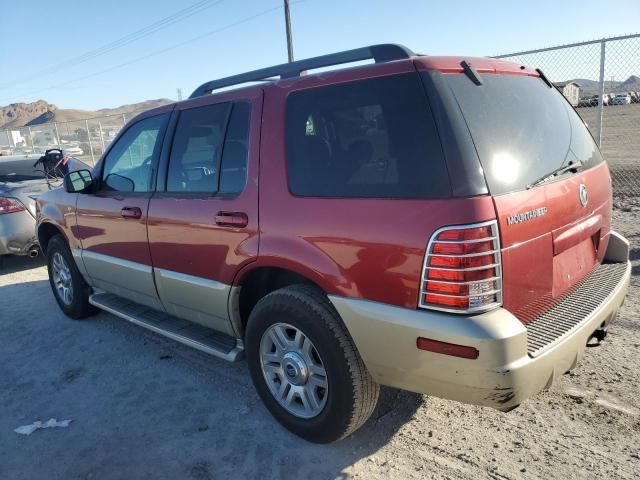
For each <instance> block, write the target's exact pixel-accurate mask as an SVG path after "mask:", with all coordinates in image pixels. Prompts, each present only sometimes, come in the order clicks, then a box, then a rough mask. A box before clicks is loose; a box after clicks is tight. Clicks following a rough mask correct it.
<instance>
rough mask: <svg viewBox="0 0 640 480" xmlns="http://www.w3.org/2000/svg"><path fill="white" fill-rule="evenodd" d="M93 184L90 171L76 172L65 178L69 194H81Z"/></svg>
mask: <svg viewBox="0 0 640 480" xmlns="http://www.w3.org/2000/svg"><path fill="white" fill-rule="evenodd" d="M92 183H93V177H92V176H91V172H90V171H89V170H76V171H75V172H71V173H69V174H67V175H66V176H65V177H64V189H65V191H66V192H68V193H80V192H83V191H85V190H86V189H87V188H88V187H89V186H90V185H91V184H92Z"/></svg>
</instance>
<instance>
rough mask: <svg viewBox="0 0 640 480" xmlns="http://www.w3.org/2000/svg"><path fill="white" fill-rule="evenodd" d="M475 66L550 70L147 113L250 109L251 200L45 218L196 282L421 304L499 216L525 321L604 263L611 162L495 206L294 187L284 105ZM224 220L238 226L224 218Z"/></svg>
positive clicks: (228, 96) (516, 304) (326, 77)
mask: <svg viewBox="0 0 640 480" xmlns="http://www.w3.org/2000/svg"><path fill="white" fill-rule="evenodd" d="M462 60H467V61H468V62H470V63H471V64H472V65H473V67H474V68H475V69H476V70H477V71H478V72H480V73H499V74H514V75H537V73H536V72H535V71H533V70H531V69H529V68H521V66H519V65H517V64H513V63H510V62H505V61H502V60H496V59H480V58H469V57H415V58H413V59H409V60H402V61H395V62H389V63H384V64H376V65H370V66H367V67H366V68H354V69H344V70H339V71H329V72H323V73H320V74H317V75H309V76H304V77H301V78H296V79H285V80H281V81H278V82H275V83H273V84H269V85H260V86H253V87H248V88H243V89H238V90H235V91H229V92H224V93H220V94H215V95H208V96H203V97H199V98H196V99H192V100H187V101H185V102H181V103H178V104H175V105H170V106H166V107H161V108H159V109H153V110H150V111H148V112H145V113H143V114H141V115H140V116H139V117H137V118H144V117H147V116H151V115H157V114H158V113H163V112H166V111H171V110H172V109H174V108H175V109H177V110H181V109H185V108H189V107H192V106H200V105H205V104H210V103H215V102H223V101H229V100H236V99H245V100H248V101H250V102H251V103H252V107H253V108H252V120H251V125H252V129H251V136H250V154H249V165H248V179H247V186H246V189H245V190H244V192H243V193H242V194H241V195H239V196H237V197H232V198H224V197H205V196H202V197H199V198H194V197H193V196H192V197H182V198H179V197H178V196H173V197H171V196H170V195H167V194H156V195H151V194H149V195H146V194H145V195H138V196H132V195H130V196H127V197H124V196H122V195H120V196H116V195H104V194H103V195H77V197H78V198H79V201H78V210H77V212H78V222H77V225H76V224H75V205H74V203H75V199H76V195H72V194H66V193H64V192H62V191H58V192H56V193H55V194H54V193H50V194H47V195H45V196H44V198H43V199H41V200H39V201H38V203H39V204H40V205H41V206H42V209H43V213H42V215H41V222H50V223H53V224H55V225H58V226H59V228H60V229H61V230H62V231H64V232H65V235H67V236H68V238H69V242H70V244H71V246H72V248H73V247H74V246H78V245H79V241H81V242H82V246H83V248H85V249H88V250H91V251H95V252H99V253H104V254H106V255H113V256H117V257H120V258H124V259H127V260H131V261H135V262H139V263H143V264H147V265H153V266H155V267H159V268H164V269H168V270H172V271H177V272H182V273H186V274H189V275H195V276H199V277H203V278H207V279H212V280H218V281H221V282H224V283H229V284H234V285H240V284H242V282H243V280H244V279H245V278H246V275H247V274H248V273H249V272H250V271H252V270H253V269H255V268H260V267H279V268H285V269H289V270H292V271H294V272H297V273H299V274H300V275H302V276H304V277H306V278H308V279H309V280H311V281H313V282H315V283H316V284H318V285H319V286H320V287H321V288H322V289H324V291H325V292H327V293H329V294H336V295H343V296H346V297H352V298H362V299H368V300H374V301H379V302H384V303H388V304H392V305H399V306H403V307H407V308H416V307H417V303H418V295H419V289H420V282H421V272H422V267H423V261H424V255H425V249H426V247H427V243H428V241H429V238H430V237H431V235H432V234H433V233H434V231H436V230H437V229H439V228H441V227H443V226H451V225H465V224H472V223H479V222H483V221H487V220H492V219H495V218H496V213H497V218H498V220H499V229H500V237H501V244H502V249H503V250H502V262H503V294H504V306H505V307H506V308H507V309H509V310H511V311H512V312H514V313H515V314H516V315H517V316H518V317H519V318H520V319H521V320H522V321H523V322H526V321H527V319H529V318H532V315H533V314H535V313H536V312H538V313H539V312H540V311H541V310H543V309H545V308H548V306H549V305H551V304H552V303H553V302H554V301H555V300H556V299H557V298H558V296H559V295H561V294H562V292H563V291H565V290H566V289H567V288H571V286H572V285H575V282H576V281H577V280H576V279H577V278H579V277H580V276H581V275H583V274H584V272H585V271H588V270H589V268H592V267H593V265H594V264H595V262H597V261H600V260H602V258H603V255H604V250H605V249H606V244H607V240H608V234H609V228H610V226H609V225H610V216H611V189H610V184H609V173H608V169H607V166H606V165H605V164H602V165H600V166H598V167H595V168H593V169H591V170H589V171H586V172H582V173H579V174H576V175H574V176H572V177H570V178H568V179H566V180H562V181H558V182H554V183H550V184H546V185H542V186H539V187H536V188H534V189H531V190H525V191H521V192H517V193H512V194H508V195H503V196H499V197H495V198H492V197H491V196H488V195H486V196H478V197H473V198H456V199H445V200H387V199H380V200H376V199H357V198H351V199H337V198H311V197H305V198H302V197H296V196H294V195H292V194H291V193H290V191H289V189H288V184H287V175H286V158H285V157H286V148H285V130H284V127H285V125H284V124H285V108H284V105H285V101H286V97H287V95H289V94H290V93H291V92H293V91H296V90H302V89H307V88H312V87H316V86H320V85H329V84H333V83H340V82H345V81H354V80H359V79H366V78H372V77H377V76H383V75H390V74H397V73H405V72H412V71H415V70H416V69H417V70H420V71H428V70H437V71H440V72H443V73H459V72H461V71H462V67H461V66H460V62H461V61H462ZM116 141H117V140H116ZM96 171H100V164H99V165H98V166H97V167H96ZM581 183H584V184H585V185H587V187H588V189H589V195H590V202H589V204H588V206H587V207H580V206H579V203H578V202H579V200H578V199H579V196H578V189H579V185H580V184H581ZM124 207H131V208H138V209H140V218H139V219H138V218H123V217H122V215H121V211H122V209H123V208H124ZM540 207H547V208H548V213H547V215H545V216H543V217H538V218H535V219H533V220H531V221H527V222H523V223H521V224H516V225H507V218H508V217H509V216H510V215H513V214H516V213H522V212H524V211H528V210H532V209H534V208H540ZM225 212H226V213H225ZM225 215H226V216H227V217H229V218H231V219H232V220H229V221H228V222H226V221H224V220H225V219H224V218H222V217H223V216H225ZM245 221H246V226H243V225H242V223H244V222H245ZM72 232H73V233H72ZM147 239H148V241H147ZM149 242H150V243H149ZM589 242H591V243H589ZM590 245H591V246H590ZM465 248H466V247H465ZM474 248H476V247H474ZM478 248H479V247H478ZM554 253H555V256H554ZM480 260H482V259H481V258H480ZM482 275H484V274H479V277H480V276H482ZM432 279H433V278H432ZM456 279H458V278H457V277H456V278H453V279H451V278H449V280H454V281H455V280H456ZM464 279H465V280H466V279H467V278H466V277H464ZM478 279H482V278H478ZM445 280H447V279H446V278H445ZM532 312H533V313H532Z"/></svg>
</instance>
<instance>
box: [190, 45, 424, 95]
mask: <svg viewBox="0 0 640 480" xmlns="http://www.w3.org/2000/svg"><path fill="white" fill-rule="evenodd" d="M413 56H415V54H414V53H413V52H412V51H411V50H410V49H408V48H407V47H405V46H403V45H396V44H393V43H384V44H379V45H371V46H369V47H362V48H356V49H354V50H345V51H344V52H338V53H332V54H329V55H322V56H319V57H312V58H307V59H305V60H298V61H296V62H291V63H283V64H281V65H276V66H273V67H267V68H261V69H259V70H253V71H251V72H246V73H240V74H238V75H232V76H230V77H225V78H220V79H218V80H211V81H210V82H207V83H203V84H202V85H200V86H199V87H198V88H196V89H195V90H194V91H193V93H192V94H191V96H190V97H189V98H195V97H200V96H202V95H205V94H207V93H211V92H212V91H213V90H217V89H219V88H224V87H229V86H231V85H238V84H241V83H247V82H257V81H260V80H266V79H270V78H274V77H279V78H294V77H299V76H300V75H301V74H302V73H303V72H304V71H305V70H312V69H314V68H322V67H329V66H332V65H341V64H343V63H351V62H359V61H361V60H369V59H373V60H375V62H376V63H385V62H391V61H393V60H403V59H407V58H410V57H413Z"/></svg>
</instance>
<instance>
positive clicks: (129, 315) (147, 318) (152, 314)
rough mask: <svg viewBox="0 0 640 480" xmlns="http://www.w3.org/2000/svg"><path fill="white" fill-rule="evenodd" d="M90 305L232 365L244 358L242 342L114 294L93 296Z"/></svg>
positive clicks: (101, 293)
mask: <svg viewBox="0 0 640 480" xmlns="http://www.w3.org/2000/svg"><path fill="white" fill-rule="evenodd" d="M89 303H90V304H91V305H94V306H96V307H98V308H99V309H101V310H104V311H106V312H109V313H112V314H113V315H115V316H117V317H120V318H123V319H124V320H127V321H129V322H131V323H135V324H136V325H139V326H141V327H144V328H147V329H149V330H151V331H152V332H155V333H158V334H160V335H164V336H165V337H168V338H171V339H173V340H175V341H177V342H180V343H182V344H184V345H187V346H189V347H192V348H196V349H198V350H200V351H202V352H205V353H208V354H210V355H214V356H216V357H219V358H222V359H223V360H227V361H229V362H235V361H237V360H240V359H241V358H242V357H243V356H244V347H243V345H242V340H239V339H237V338H234V337H231V336H229V335H226V334H224V333H220V332H217V331H215V330H212V329H211V328H207V327H204V326H202V325H198V324H197V323H193V322H190V321H188V320H182V319H180V318H177V317H173V316H171V315H169V314H167V313H164V312H160V311H158V310H155V309H153V308H150V307H147V306H146V305H141V304H139V303H136V302H132V301H131V300H127V299H125V298H122V297H118V296H117V295H113V294H111V293H106V292H100V293H94V294H93V295H91V296H90V297H89Z"/></svg>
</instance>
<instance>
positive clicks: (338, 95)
mask: <svg viewBox="0 0 640 480" xmlns="http://www.w3.org/2000/svg"><path fill="white" fill-rule="evenodd" d="M286 141H287V164H288V180H289V188H290V190H291V192H292V193H293V194H294V195H299V196H318V197H370V198H442V197H448V196H450V195H451V186H450V182H449V176H448V172H447V168H446V164H445V160H444V156H443V152H442V148H441V145H440V140H439V137H438V134H437V131H436V127H435V124H434V120H433V117H432V114H431V109H430V107H429V104H428V101H427V98H426V96H425V93H424V88H423V86H422V84H421V80H420V77H419V75H418V74H413V73H411V74H402V75H394V76H389V77H381V78H375V79H369V80H360V81H355V82H348V83H343V84H338V85H331V86H324V87H317V88H312V89H307V90H301V91H296V92H293V93H291V94H290V95H289V96H288V98H287V131H286Z"/></svg>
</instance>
